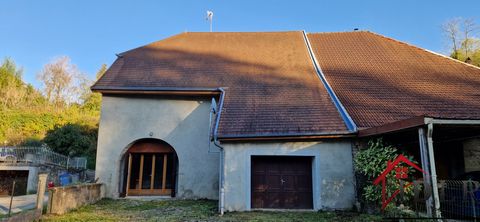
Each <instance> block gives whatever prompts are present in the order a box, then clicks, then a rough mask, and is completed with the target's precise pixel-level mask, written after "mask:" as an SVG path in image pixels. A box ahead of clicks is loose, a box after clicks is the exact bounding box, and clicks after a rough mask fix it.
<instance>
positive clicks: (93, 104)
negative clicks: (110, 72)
mask: <svg viewBox="0 0 480 222" xmlns="http://www.w3.org/2000/svg"><path fill="white" fill-rule="evenodd" d="M106 71H107V65H106V64H102V66H101V67H100V69H99V70H98V72H97V74H96V78H97V80H98V79H99V78H100V77H102V76H103V74H104V73H105V72H106ZM91 85H92V84H87V85H85V86H84V88H85V90H84V92H85V93H84V94H83V96H82V98H83V101H84V102H83V105H82V108H83V109H84V110H87V111H93V112H97V113H99V112H100V106H101V103H102V95H101V94H100V93H94V92H92V91H91V90H90V86H91Z"/></svg>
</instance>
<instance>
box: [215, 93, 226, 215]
mask: <svg viewBox="0 0 480 222" xmlns="http://www.w3.org/2000/svg"><path fill="white" fill-rule="evenodd" d="M218 90H220V92H221V93H220V100H219V105H218V112H217V119H216V120H215V129H214V130H213V144H215V146H217V147H218V148H219V149H220V169H219V170H220V171H219V173H218V176H219V188H220V193H219V208H220V209H219V210H220V215H223V213H224V212H225V183H224V178H225V169H224V161H225V160H224V158H225V152H224V150H223V147H222V146H221V145H220V142H219V141H218V126H219V123H220V115H221V114H222V109H223V100H224V99H225V90H224V89H223V88H218Z"/></svg>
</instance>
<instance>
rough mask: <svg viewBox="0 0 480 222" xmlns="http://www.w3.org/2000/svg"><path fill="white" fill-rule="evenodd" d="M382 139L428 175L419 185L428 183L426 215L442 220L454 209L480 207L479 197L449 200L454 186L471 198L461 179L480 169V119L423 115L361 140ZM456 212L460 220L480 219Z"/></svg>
mask: <svg viewBox="0 0 480 222" xmlns="http://www.w3.org/2000/svg"><path fill="white" fill-rule="evenodd" d="M379 136H381V137H383V138H384V140H385V141H387V142H388V143H390V144H392V145H395V146H396V147H397V148H399V149H400V150H402V151H406V152H408V153H409V154H411V155H413V156H414V158H415V159H416V160H419V162H421V167H422V169H423V170H424V171H425V172H427V173H426V174H424V175H421V174H420V175H417V176H418V177H417V178H418V179H419V180H420V181H419V182H420V183H423V184H425V189H423V192H424V193H423V195H421V196H422V197H423V200H424V201H425V205H424V206H425V207H424V208H423V209H424V210H425V212H422V213H425V214H426V215H427V216H429V217H436V218H441V217H442V214H446V215H448V216H450V215H451V213H452V212H451V211H452V209H453V208H458V207H460V206H465V207H468V208H472V207H473V208H475V207H474V206H476V205H479V203H478V200H476V199H475V198H471V199H472V201H473V203H472V204H470V203H467V204H465V203H459V202H455V201H452V200H451V199H449V198H448V195H452V194H449V193H448V192H451V193H452V192H453V191H452V189H453V188H452V187H460V188H459V189H462V188H463V189H464V190H463V194H462V195H467V194H468V191H466V190H465V189H467V188H468V187H469V186H467V185H468V184H467V182H465V181H460V180H458V179H457V178H458V177H459V176H460V175H462V174H464V173H467V172H471V171H479V170H480V161H479V160H480V120H472V119H440V118H433V117H426V116H419V117H414V118H411V119H407V120H402V121H397V122H393V123H390V124H385V125H382V126H379V127H375V128H369V129H366V130H360V131H359V137H360V138H372V137H379ZM422 180H423V181H422ZM452 184H455V185H452ZM477 185H478V184H477ZM468 189H470V188H468ZM475 189H476V187H475ZM430 191H433V192H430ZM442 204H443V206H442ZM417 209H419V208H418V207H417ZM477 210H478V209H477ZM455 211H456V212H457V213H458V214H461V215H458V214H455V216H456V217H458V216H460V217H464V216H465V217H472V216H474V217H475V218H478V216H477V215H476V214H475V211H473V212H470V213H468V215H463V214H465V212H467V211H466V210H465V209H461V210H455ZM443 216H444V217H445V215H443Z"/></svg>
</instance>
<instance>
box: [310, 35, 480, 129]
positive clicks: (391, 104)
mask: <svg viewBox="0 0 480 222" xmlns="http://www.w3.org/2000/svg"><path fill="white" fill-rule="evenodd" d="M308 38H309V40H310V42H311V44H312V48H313V50H314V53H315V55H316V58H317V61H318V63H319V65H320V67H321V69H322V72H323V73H324V75H325V76H326V79H327V81H328V82H329V84H330V85H331V86H332V88H333V90H334V91H335V93H336V95H337V96H338V97H339V99H340V101H341V102H342V103H343V105H344V106H345V108H346V109H347V111H348V113H349V114H350V116H351V117H352V118H353V120H354V122H355V123H356V124H357V126H358V127H359V128H369V127H374V126H379V125H383V124H386V123H390V122H395V121H398V120H403V119H409V118H412V117H415V116H421V115H425V116H430V117H436V118H447V119H480V69H479V68H478V67H473V66H471V65H467V64H465V63H462V62H459V61H455V60H453V59H450V58H446V57H444V56H441V55H438V54H434V53H432V52H428V51H426V50H424V49H420V48H417V47H414V46H411V45H408V44H406V43H402V42H399V41H396V40H393V39H390V38H387V37H384V36H381V35H378V34H374V33H371V32H344V33H315V34H308Z"/></svg>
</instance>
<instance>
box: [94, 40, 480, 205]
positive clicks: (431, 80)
mask: <svg viewBox="0 0 480 222" xmlns="http://www.w3.org/2000/svg"><path fill="white" fill-rule="evenodd" d="M117 56H118V58H117V59H116V60H115V62H114V63H113V64H112V66H111V67H110V68H109V69H108V71H107V72H106V73H105V75H103V76H102V77H101V78H100V79H99V80H98V81H97V82H96V83H95V85H93V86H92V90H93V91H96V92H100V93H102V95H103V100H102V112H101V118H100V125H99V139H98V151H97V165H96V177H98V178H99V182H102V183H104V184H105V185H106V186H105V187H106V195H107V196H108V197H112V198H119V197H126V196H145V195H155V196H171V197H178V198H208V199H218V200H219V209H220V211H222V212H223V211H245V210H252V209H263V208H283V209H314V210H320V209H350V208H352V207H353V205H354V204H355V201H356V189H355V183H356V181H355V177H354V168H353V160H352V159H353V155H354V152H355V151H356V150H357V149H358V141H359V140H361V139H362V138H368V137H371V136H378V135H384V134H387V135H393V134H395V133H396V132H405V131H408V130H417V129H426V130H427V126H428V130H429V129H430V125H433V124H441V125H442V126H445V124H444V123H445V122H443V123H441V122H439V121H442V120H447V119H448V120H452V119H453V120H456V121H457V122H454V123H456V124H457V125H462V126H467V125H468V127H466V128H464V129H463V130H464V131H468V132H470V133H472V132H477V131H475V130H476V129H477V128H475V127H477V126H478V125H480V122H479V121H478V120H480V93H479V88H480V69H478V68H477V67H474V66H471V65H468V64H465V63H462V62H459V61H455V60H453V59H450V58H447V57H445V56H442V55H439V54H436V53H433V52H430V51H427V50H424V49H420V48H417V47H414V46H411V45H408V44H406V43H403V42H399V41H396V40H393V39H390V38H387V37H384V36H381V35H378V34H375V33H371V32H364V31H356V32H340V33H308V34H307V33H305V32H302V31H291V32H251V33H248V32H245V33H243V32H225V33H222V32H213V33H190V32H188V33H182V34H179V35H175V36H173V37H170V38H167V39H164V40H161V41H158V42H154V43H151V44H148V45H145V46H142V47H139V48H136V49H132V50H130V51H127V52H124V53H121V54H118V55H117ZM457 125H455V126H457ZM428 130H427V131H428ZM428 132H430V131H428ZM423 136H424V137H420V138H427V137H428V136H429V135H423ZM414 138H416V137H414ZM429 138H430V137H429ZM427 139H428V138H427ZM474 140H475V141H476V139H474ZM466 143H468V144H478V143H476V142H466ZM426 147H429V148H432V149H428V150H429V154H432V155H433V146H431V145H428V146H426ZM477 148H478V149H479V150H480V148H479V147H478V146H476V147H475V146H474V145H472V146H470V147H469V148H468V149H474V150H475V149H477ZM418 150H420V149H418V148H417V151H418ZM422 155H423V154H422ZM430 160H431V162H432V163H435V161H434V160H433V158H431V159H430ZM422 164H423V162H422ZM425 164H427V163H425ZM422 166H423V165H422ZM434 166H435V164H433V167H432V168H433V170H434V169H435V167H434ZM474 168H475V167H474ZM469 169H470V168H469ZM472 169H473V168H472ZM473 170H475V169H473ZM476 170H479V169H476ZM432 175H433V174H432Z"/></svg>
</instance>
